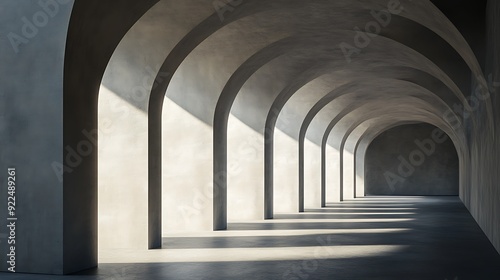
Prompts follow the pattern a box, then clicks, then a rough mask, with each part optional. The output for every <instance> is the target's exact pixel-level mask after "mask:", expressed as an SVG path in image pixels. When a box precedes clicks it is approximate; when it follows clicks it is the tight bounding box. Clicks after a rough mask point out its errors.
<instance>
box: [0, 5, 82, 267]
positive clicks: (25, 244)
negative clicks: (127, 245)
mask: <svg viewBox="0 0 500 280" xmlns="http://www.w3.org/2000/svg"><path fill="white" fill-rule="evenodd" d="M35 3H38V1H36V2H35V1H30V0H21V1H19V0H10V1H8V0H5V1H1V3H0V38H1V39H0V61H1V64H0V147H1V148H0V149H1V152H0V153H1V154H0V170H1V171H0V197H1V199H0V209H1V210H0V218H1V221H2V222H1V223H0V224H1V227H0V252H1V254H0V271H7V268H8V267H10V265H8V264H7V256H6V255H7V254H8V253H9V252H10V246H12V245H14V244H8V243H7V235H10V232H9V231H8V229H7V227H6V218H7V217H9V216H8V212H7V198H6V197H7V168H11V167H14V168H16V169H17V176H16V185H17V189H16V192H15V198H16V209H15V212H16V213H15V214H16V217H17V218H18V220H17V221H16V228H15V230H16V235H15V236H16V243H15V247H16V250H15V254H16V260H17V262H16V267H15V271H16V272H38V273H49V274H60V273H63V264H64V262H65V257H64V255H63V243H62V240H63V226H62V225H63V211H62V210H63V176H62V172H61V168H62V163H63V150H64V148H63V118H62V112H63V67H64V54H65V47H66V34H67V30H68V22H69V17H70V14H71V8H72V6H73V3H72V1H58V2H54V1H53V2H52V3H51V4H52V5H50V6H44V7H42V6H40V5H38V4H35ZM7 66H8V67H7ZM53 167H55V169H54V168H53ZM8 249H9V250H8ZM9 259H10V257H9Z"/></svg>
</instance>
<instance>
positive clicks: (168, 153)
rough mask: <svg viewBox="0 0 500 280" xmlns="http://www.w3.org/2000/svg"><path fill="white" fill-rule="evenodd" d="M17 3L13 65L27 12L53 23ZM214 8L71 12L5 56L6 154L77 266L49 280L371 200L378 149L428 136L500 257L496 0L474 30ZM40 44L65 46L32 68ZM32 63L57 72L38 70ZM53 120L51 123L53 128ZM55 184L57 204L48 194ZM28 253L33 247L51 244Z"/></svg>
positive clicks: (372, 7)
mask: <svg viewBox="0 0 500 280" xmlns="http://www.w3.org/2000/svg"><path fill="white" fill-rule="evenodd" d="M58 1H60V2H63V1H62V0H58ZM438 2H439V1H438ZM473 2H474V1H470V3H469V4H470V5H474V6H475V7H482V6H484V4H485V3H484V1H479V2H477V1H476V2H477V4H472V3H473ZM476 2H474V3H476ZM13 3H14V2H12V1H1V2H0V4H1V6H0V8H1V9H0V12H2V13H6V11H9V12H8V16H6V17H2V22H4V21H8V24H2V27H1V28H0V30H1V33H0V34H1V35H2V37H1V40H0V42H2V44H3V45H5V43H6V42H7V45H6V49H10V46H9V43H8V38H6V37H5V34H8V32H10V31H11V30H10V26H11V24H14V23H15V22H17V25H16V26H17V28H22V27H20V26H18V25H19V24H22V21H19V20H20V19H21V18H22V16H23V15H24V14H25V11H30V13H33V12H35V10H37V9H38V10H40V8H39V7H38V6H37V4H34V2H33V3H32V5H31V6H30V5H27V2H19V3H21V4H19V5H17V4H13ZM15 3H18V2H15ZM70 3H71V4H72V3H73V2H72V1H70ZM218 4H220V3H219V2H218V1H216V2H212V1H205V0H184V1H181V2H179V1H176V0H162V1H157V0H148V1H132V0H122V1H121V2H120V3H119V4H117V2H110V1H108V2H105V3H103V2H102V1H98V0H77V1H75V3H74V5H72V11H71V12H70V11H69V10H65V12H64V13H60V15H64V17H61V18H60V19H59V20H60V22H58V23H60V24H48V25H46V26H44V28H43V30H42V29H41V30H42V31H40V32H41V33H40V35H41V34H42V33H43V34H45V35H46V36H37V37H36V38H35V39H34V40H33V42H32V43H31V44H27V45H26V46H23V47H26V48H33V49H35V50H33V51H32V52H29V55H30V56H33V57H23V55H28V53H24V54H23V55H21V56H18V57H14V56H12V55H9V53H8V52H4V51H3V48H4V47H3V45H2V52H1V53H2V55H1V57H2V66H0V68H1V69H2V73H7V74H5V75H2V76H1V77H2V78H1V79H2V80H1V83H0V84H1V85H2V86H1V88H2V90H6V91H9V90H10V91H11V92H14V90H13V89H11V88H9V87H12V88H15V91H16V92H17V91H19V92H20V93H19V94H16V95H12V94H11V96H15V98H14V97H13V98H14V99H15V101H16V102H15V103H12V102H11V103H9V104H7V103H5V102H4V103H2V104H7V105H6V106H9V107H8V108H9V110H10V111H9V110H7V109H5V110H2V111H5V112H12V115H15V116H16V118H13V119H9V118H5V120H7V122H6V123H5V125H6V126H7V127H11V128H12V130H13V129H14V127H15V128H16V129H15V130H16V131H15V133H17V134H18V135H21V138H22V139H21V140H19V141H11V142H12V143H15V144H16V145H10V146H7V147H8V151H9V152H4V150H2V152H3V153H4V155H5V154H12V155H14V154H15V156H14V157H10V156H4V157H2V163H1V164H2V165H9V164H12V163H11V162H12V161H18V162H21V163H23V162H29V163H30V164H31V163H33V164H31V165H29V166H27V167H26V168H28V169H29V170H32V171H33V173H32V174H31V175H29V176H28V177H25V178H26V179H28V180H29V181H28V182H27V183H26V184H24V185H26V191H27V193H28V191H29V195H33V198H31V200H24V201H28V202H31V201H32V200H34V198H35V197H36V198H37V199H41V200H42V201H43V202H42V203H31V204H30V207H32V208H30V209H29V210H30V214H27V215H26V220H27V221H32V223H30V225H32V226H33V225H39V224H38V221H40V219H36V221H35V218H34V217H35V215H38V214H43V215H46V217H54V218H55V220H52V222H54V223H55V225H56V226H53V224H52V223H48V224H47V223H46V224H43V226H40V227H37V230H40V231H41V232H43V233H46V232H47V233H52V231H54V232H56V233H57V234H59V235H57V234H56V235H47V238H48V239H44V240H45V241H46V242H47V243H43V242H42V243H43V244H45V245H46V247H47V248H48V247H50V248H60V250H59V252H58V253H59V254H62V255H61V258H62V256H64V262H63V261H62V260H61V258H56V261H54V262H53V264H52V265H50V266H48V267H51V268H54V269H52V270H51V271H56V272H57V273H62V272H72V271H76V270H79V269H84V268H87V267H89V266H93V265H96V264H97V250H98V246H100V247H103V248H105V247H108V248H154V247H158V246H161V243H162V240H161V237H162V230H165V231H166V232H169V231H172V230H189V229H205V230H211V229H225V228H226V227H227V222H228V220H252V219H255V218H259V217H260V218H261V219H262V218H272V217H273V215H274V214H275V213H276V212H289V211H296V210H303V208H307V207H317V206H320V205H324V204H325V203H327V202H335V201H340V200H342V199H350V198H352V197H354V196H362V195H363V190H364V182H363V176H364V175H360V174H364V171H363V168H364V153H365V152H366V148H367V147H368V145H369V143H370V142H371V141H372V139H373V138H375V137H376V136H377V135H378V134H380V132H382V131H384V130H385V129H387V128H389V127H391V126H393V125H395V124H404V123H414V122H426V123H429V124H432V125H434V126H436V127H439V128H440V129H442V130H443V131H445V132H446V133H447V134H448V135H449V136H450V138H451V139H452V141H453V143H454V144H455V146H456V148H457V153H458V158H459V160H460V175H459V176H460V182H459V188H460V198H461V199H462V201H463V202H464V204H465V205H466V207H467V208H468V209H469V210H470V212H471V213H472V215H473V217H474V218H475V219H476V220H477V221H478V223H479V225H480V226H481V228H482V229H483V230H484V232H485V233H486V235H487V236H488V237H489V238H490V240H491V241H492V242H493V244H494V245H495V246H496V248H497V249H499V248H500V237H499V236H500V222H499V218H498V215H499V214H498V213H500V210H499V207H500V192H499V188H498V183H497V182H498V170H497V166H498V164H497V161H498V158H500V156H499V155H498V153H499V152H500V150H499V149H498V146H499V142H498V141H499V139H500V137H499V134H498V133H499V129H498V128H497V123H498V120H499V119H500V118H499V116H498V108H499V106H498V102H499V101H498V97H497V96H496V93H497V92H498V89H499V88H500V85H497V83H498V82H500V75H499V71H500V70H499V68H500V67H499V65H500V61H499V56H498V52H497V50H498V48H499V46H500V43H499V40H500V34H499V30H498V28H497V27H498V26H499V25H498V21H499V20H500V14H499V13H500V5H499V4H498V3H497V2H496V1H488V9H486V11H487V12H486V15H485V14H484V11H483V14H480V15H478V12H477V11H478V10H480V9H474V11H475V12H474V13H473V14H471V15H470V16H471V17H470V18H468V19H466V20H465V19H464V20H461V19H460V17H457V16H454V17H452V20H450V19H448V18H447V14H448V13H450V14H455V15H456V9H459V10H461V12H462V13H464V14H468V10H467V8H466V7H467V6H464V7H461V6H457V5H451V6H453V7H454V8H455V10H452V9H451V8H450V6H448V8H446V5H444V7H445V8H443V6H441V8H442V9H443V10H442V11H440V10H439V9H438V8H437V7H436V6H434V5H433V4H432V2H431V1H410V0H404V1H395V0H360V1H350V0H336V1H321V0H311V1H306V2H304V1H302V0H274V1H265V0H248V1H231V2H229V3H227V4H226V5H222V6H219V5H218ZM68 7H69V6H68ZM457 7H458V8H457ZM7 8H8V9H7ZM30 9H31V10H30ZM68 9H69V8H68ZM383 9H389V10H391V12H392V14H391V15H390V20H389V16H388V14H387V13H385V14H384V13H382V14H381V13H380V11H381V10H383ZM483 10H484V9H483ZM30 13H28V15H29V14H30ZM384 15H385V17H384ZM477 18H484V20H482V21H481V22H484V23H485V24H486V28H485V29H483V26H482V25H481V23H480V22H479V23H476V21H475V19H477ZM51 20H53V19H51ZM470 22H474V24H472V25H469V23H470ZM51 23H54V21H51ZM454 24H455V25H454ZM377 26H379V27H380V28H378V27H377ZM64 30H67V31H68V32H67V33H66V32H63V31H64ZM360 30H361V31H360ZM485 30H486V31H485ZM44 32H45V33H44ZM461 32H462V33H461ZM474 34H478V37H476V36H474ZM481 34H485V37H486V40H484V41H486V42H487V43H486V45H484V46H483V44H482V43H480V42H483V41H482V40H480V38H481ZM464 37H465V38H464ZM37 40H42V41H43V40H47V41H51V42H57V47H53V48H52V47H51V48H50V51H48V52H47V55H38V56H35V54H40V52H43V50H45V49H46V48H44V46H45V47H46V45H43V44H42V45H39V44H38V43H37V42H36V41H37ZM467 40H469V42H468V41H467ZM474 40H478V41H480V42H473V41H474ZM64 47H65V48H64ZM346 48H347V49H346ZM350 50H351V51H352V52H351V53H350V54H347V55H346V53H348V52H350ZM44 54H45V53H44ZM35 57H38V58H37V59H41V58H46V59H48V58H51V59H50V61H45V62H44V63H43V67H42V66H40V65H37V64H36V63H34V64H33V61H35V60H34V58H35ZM31 58H33V59H31ZM484 60H486V61H484ZM3 61H6V63H5V64H4V63H3ZM30 63H31V64H30ZM4 65H12V71H10V68H9V67H11V66H9V67H5V66H4ZM39 66H40V67H39ZM9 71H10V72H9ZM61 72H63V73H61ZM57 73H60V74H57ZM61 74H64V75H63V76H62V77H61ZM490 74H491V76H490ZM489 77H491V79H490V78H489ZM488 80H490V81H491V83H490V85H488ZM4 85H5V88H4ZM488 86H489V88H488ZM60 87H63V88H62V92H61V88H60ZM32 89H37V90H38V89H40V90H42V89H46V90H47V91H50V93H49V94H47V95H44V94H36V95H34V94H32V93H34V92H35V91H33V90H32ZM23 92H28V93H26V94H24V93H23ZM488 92H490V93H491V96H488V94H487V93H488ZM7 95H8V93H6V94H5V96H7ZM52 95H55V96H52ZM9 96H10V95H9ZM26 96H27V97H26ZM30 97H33V98H32V99H30ZM9 98H11V97H9ZM26 98H27V99H26ZM49 98H50V100H48V99H49ZM52 99H55V101H54V102H52V101H53V100H52ZM18 101H19V102H18ZM49 101H50V102H49ZM30 102H32V103H30ZM58 102H59V103H58ZM49 103H50V104H49ZM41 104H43V105H44V106H38V105H41ZM45 105H47V106H45ZM13 108H19V109H16V110H13ZM46 108H50V109H53V110H49V112H50V113H48V115H45V110H47V109H46ZM457 108H458V109H457ZM461 108H463V109H461ZM11 109H12V110H11ZM24 110H26V111H24ZM42 113H43V114H42ZM9 114H11V113H8V114H7V115H8V116H9ZM9 129H10V128H7V129H6V131H7V132H9V134H7V133H2V136H1V137H2V144H5V143H7V142H8V141H7V139H6V138H7V135H13V134H11V132H12V133H14V131H11V130H9ZM41 129H42V130H41ZM97 129H99V132H98V134H99V137H98V138H99V139H98V140H97V141H96V138H95V137H94V136H95V132H97ZM40 131H41V132H43V136H41V137H37V134H39V133H40ZM88 132H91V133H92V135H91V137H90V139H89V133H88ZM15 140H18V139H15ZM89 141H90V142H98V143H97V145H98V147H97V148H96V147H95V143H92V145H94V146H92V148H91V149H90V150H89V151H86V150H85V151H83V154H84V156H81V162H79V164H77V165H76V166H75V167H74V168H72V170H71V172H65V173H64V174H63V183H58V181H56V180H57V176H55V175H54V174H53V172H52V170H51V168H50V166H49V164H48V163H50V162H52V161H53V160H54V158H59V159H61V161H63V164H65V165H69V164H72V162H71V152H70V151H69V150H68V149H66V147H69V148H72V149H78V147H80V148H81V146H82V145H83V144H82V143H88V142H89ZM11 142H9V143H11ZM11 147H13V148H12V149H11ZM26 149H28V150H27V151H28V152H26ZM28 155H29V158H28ZM68 157H69V158H70V159H68ZM43 162H46V164H44V163H43ZM20 166H22V165H20ZM25 172H28V171H25ZM27 174H30V173H27ZM4 186H5V184H2V188H4ZM38 186H41V187H38ZM54 186H59V188H60V190H59V193H60V197H57V196H56V197H54V196H49V195H41V193H51V194H52V193H53V192H50V191H49V190H50V188H53V187H54ZM61 188H62V189H61ZM56 195H57V191H56ZM98 198H99V199H98ZM23 205H24V204H23ZM47 205H50V207H46V206H47ZM0 206H1V205H0ZM57 207H59V208H57ZM54 208H56V209H54ZM3 209H5V207H3ZM3 211H4V210H2V212H1V213H2V214H3V213H4V212H3ZM33 213H35V214H33ZM3 215H5V214H3ZM98 215H99V216H100V217H99V218H100V220H99V222H98ZM46 217H45V216H44V217H43V219H41V220H42V221H45V220H47V219H48V218H46ZM45 225H49V226H47V227H46V226H45ZM98 225H100V230H98ZM23 232H26V233H27V232H28V231H24V230H23ZM116 232H120V233H121V234H120V235H119V236H116V234H115V233H116ZM0 234H4V232H3V231H0ZM49 236H50V237H49ZM28 237H29V238H28ZM28 237H26V238H27V239H25V240H28V241H27V242H26V243H25V244H42V243H39V242H37V241H38V239H36V238H35V236H31V235H30V236H28ZM58 237H59V238H58ZM98 237H99V238H98ZM61 240H62V241H61ZM98 240H100V241H99V243H100V244H98ZM58 241H59V242H62V243H61V244H58V245H57V246H59V247H57V246H56V247H53V246H52V245H53V243H56V242H58ZM30 242H34V243H30ZM26 246H28V245H26ZM51 246H52V247H51ZM30 248H31V247H30ZM30 250H31V249H30ZM21 259H22V258H21ZM45 261H47V258H38V259H36V260H31V259H29V262H28V261H27V262H25V264H27V263H29V265H30V266H31V267H32V269H31V268H30V269H29V271H31V272H46V270H43V269H41V270H38V269H37V268H38V267H45V263H44V262H45ZM61 266H62V267H61ZM0 269H4V268H0Z"/></svg>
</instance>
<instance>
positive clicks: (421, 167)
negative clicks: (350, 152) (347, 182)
mask: <svg viewBox="0 0 500 280" xmlns="http://www.w3.org/2000/svg"><path fill="white" fill-rule="evenodd" d="M436 140H437V142H436ZM422 156H423V157H422ZM458 173H459V161H458V156H457V151H456V149H455V146H454V145H453V142H452V141H451V140H450V139H449V138H448V136H447V135H446V134H444V132H442V130H440V129H438V128H436V127H434V126H432V125H429V124H411V125H403V126H399V127H395V128H392V129H389V130H388V131H385V132H384V133H382V134H381V135H379V136H378V137H377V138H376V139H375V140H373V142H372V143H371V144H370V146H369V148H368V151H367V152H366V158H365V192H366V195H458V189H459V180H458V179H459V176H458Z"/></svg>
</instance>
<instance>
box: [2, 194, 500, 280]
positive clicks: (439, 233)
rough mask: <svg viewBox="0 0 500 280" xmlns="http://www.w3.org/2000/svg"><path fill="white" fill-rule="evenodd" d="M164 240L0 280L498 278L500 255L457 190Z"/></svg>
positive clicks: (365, 201) (359, 202)
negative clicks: (59, 272)
mask: <svg viewBox="0 0 500 280" xmlns="http://www.w3.org/2000/svg"><path fill="white" fill-rule="evenodd" d="M163 247H164V248H163V249H158V250H151V251H140V252H137V251H109V252H101V253H100V263H101V264H100V266H99V268H97V269H92V270H88V271H84V272H81V273H78V274H75V275H70V276H48V275H47V276H46V275H22V274H7V273H0V279H26V280H28V279H38V280H46V279H47V280H49V279H50V280H52V279H78V280H80V279H82V280H87V279H116V280H118V279H141V280H150V279H151V280H152V279H290V280H292V279H301V280H302V279H349V280H353V279H363V280H364V279H380V280H382V279H383V280H387V279H398V280H401V279H418V280H422V279H436V280H445V279H448V280H465V279H473V280H479V279H493V280H494V279H500V255H499V254H498V253H497V251H496V250H495V249H494V248H493V246H492V245H491V243H490V242H489V241H488V239H487V238H486V237H485V235H484V234H483V233H482V231H481V230H480V228H479V227H478V225H477V224H476V223H475V221H474V220H473V218H472V217H471V216H470V214H469V213H468V212H467V210H466V209H465V207H464V206H463V204H462V203H461V202H460V200H459V199H458V198H456V197H367V198H358V199H356V200H354V201H346V202H342V203H335V204H329V205H328V207H326V208H323V209H314V210H308V211H306V213H301V214H280V215H277V216H276V219H274V220H266V221H255V222H233V223H231V224H230V226H229V229H228V230H227V231H220V232H208V233H207V232H206V233H175V234H170V235H169V236H166V237H165V238H164V242H163Z"/></svg>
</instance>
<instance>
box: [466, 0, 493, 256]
mask: <svg viewBox="0 0 500 280" xmlns="http://www.w3.org/2000/svg"><path fill="white" fill-rule="evenodd" d="M486 11H487V13H486V14H487V27H486V28H487V39H488V41H487V47H486V50H485V51H486V52H487V56H486V57H487V60H486V63H485V64H486V68H485V69H484V73H485V77H486V78H487V80H488V89H487V90H488V91H489V93H490V96H489V97H488V98H487V99H485V100H484V101H482V102H480V104H479V106H478V108H477V109H476V110H475V114H476V115H478V116H479V122H480V123H481V130H479V131H478V133H476V134H474V133H473V132H471V131H469V137H470V138H471V142H472V143H471V165H470V172H467V174H468V179H469V180H470V182H469V185H468V187H467V188H464V189H463V190H461V191H460V197H461V198H462V201H464V204H465V205H466V206H467V208H468V209H469V211H470V212H471V214H472V215H473V216H474V218H475V219H476V221H477V222H478V224H479V226H480V227H481V228H482V229H483V231H484V232H485V233H486V235H487V236H488V237H489V238H490V240H491V242H492V243H493V245H494V246H495V247H496V248H497V250H498V251H500V186H499V182H500V173H499V172H498V166H500V129H499V126H498V124H499V122H500V110H499V108H500V98H499V95H500V54H499V52H498V50H499V49H500V3H499V2H498V1H494V0H490V1H488V8H487V9H486ZM478 87H479V86H477V85H476V86H475V87H473V88H472V92H471V95H473V94H474V91H475V90H476V89H477V88H478ZM487 102H491V103H492V104H493V108H494V121H495V124H496V126H495V128H494V129H491V128H489V127H486V126H485V125H484V123H486V120H487V119H488V115H487V112H486V109H485V104H486V103H487Z"/></svg>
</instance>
